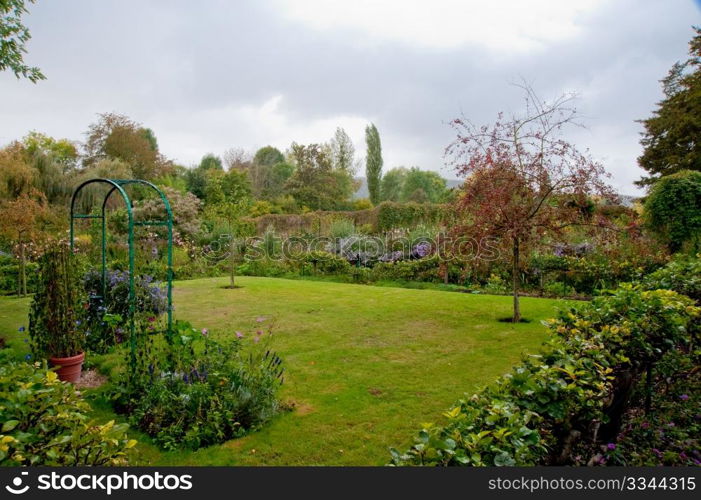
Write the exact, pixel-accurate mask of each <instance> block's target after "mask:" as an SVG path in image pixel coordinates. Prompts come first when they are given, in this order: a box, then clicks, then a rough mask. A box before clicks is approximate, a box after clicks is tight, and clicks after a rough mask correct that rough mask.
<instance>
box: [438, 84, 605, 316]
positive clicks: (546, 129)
mask: <svg viewBox="0 0 701 500" xmlns="http://www.w3.org/2000/svg"><path fill="white" fill-rule="evenodd" d="M520 88H522V90H523V91H524V93H525V101H526V107H525V111H524V112H523V113H522V114H521V115H514V116H512V117H511V118H509V119H505V118H504V115H503V114H501V113H500V114H499V115H498V118H497V120H496V121H495V122H494V123H493V124H491V125H485V126H480V127H478V126H475V125H473V124H472V123H471V122H470V121H469V120H467V119H465V118H458V119H455V120H453V121H452V122H451V123H452V125H453V127H454V129H455V131H456V133H457V138H456V140H455V141H454V142H453V143H452V144H450V146H448V148H447V150H446V156H447V157H448V159H449V162H450V163H452V165H453V166H454V167H455V169H456V172H457V173H458V175H459V176H461V177H466V178H467V179H466V181H465V183H464V184H463V186H462V188H461V191H460V193H459V196H458V197H457V199H456V201H455V202H454V204H453V207H454V210H455V212H456V214H455V215H457V216H458V220H459V221H461V222H458V223H456V225H455V227H454V228H453V231H454V233H456V234H457V235H460V236H467V237H469V238H472V239H474V240H476V241H484V240H485V238H490V239H495V240H498V241H500V242H501V243H502V244H503V248H505V249H508V250H509V253H510V260H511V274H512V293H513V317H512V321H514V322H518V321H520V320H521V308H520V303H519V288H520V268H521V259H522V257H523V254H524V251H525V250H526V249H527V248H528V247H529V246H530V245H531V244H533V243H536V242H538V241H539V240H542V239H543V238H545V237H546V236H548V235H555V234H557V233H560V232H561V231H563V230H564V228H566V227H568V226H571V225H574V224H594V225H596V224H597V221H593V220H591V219H590V218H589V217H590V212H588V211H587V210H586V207H587V206H590V198H591V197H592V196H596V195H599V196H610V195H611V192H610V190H609V188H608V186H607V185H606V183H605V182H604V178H605V177H606V176H607V174H606V173H605V171H604V168H603V167H602V166H601V165H600V164H599V163H597V162H595V161H594V160H592V158H591V157H590V156H589V155H588V153H586V152H581V151H579V150H578V149H577V148H576V147H575V146H574V145H573V144H571V143H569V142H567V141H566V140H564V139H563V136H562V133H563V130H564V129H565V128H566V127H568V126H571V125H576V124H577V112H576V110H575V109H574V108H573V107H572V99H573V96H572V95H570V94H565V95H562V96H560V97H558V98H557V99H555V100H553V101H552V102H546V101H542V100H541V99H539V98H538V96H537V95H536V94H535V93H534V92H533V90H532V89H531V88H530V87H529V86H527V85H522V86H520Z"/></svg>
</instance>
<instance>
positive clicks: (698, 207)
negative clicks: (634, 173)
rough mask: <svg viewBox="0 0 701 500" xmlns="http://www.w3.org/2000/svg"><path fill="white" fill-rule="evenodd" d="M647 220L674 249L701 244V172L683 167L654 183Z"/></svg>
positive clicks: (672, 249) (648, 201) (676, 250)
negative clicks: (683, 168) (688, 244)
mask: <svg viewBox="0 0 701 500" xmlns="http://www.w3.org/2000/svg"><path fill="white" fill-rule="evenodd" d="M644 215H645V219H646V222H647V225H648V227H649V229H650V230H651V231H652V232H653V233H655V234H657V235H658V236H659V237H660V238H661V239H662V240H663V241H664V242H665V243H666V244H667V245H668V246H669V249H670V250H671V251H672V252H678V251H679V250H681V249H682V248H683V247H684V245H685V244H687V243H690V244H691V247H692V251H693V252H697V251H698V250H699V244H700V243H701V172H696V171H691V170H682V171H680V172H677V173H676V174H671V175H666V176H664V177H662V178H661V179H660V180H658V181H657V182H655V184H653V185H652V189H651V191H650V195H649V196H648V197H647V199H646V200H645V212H644Z"/></svg>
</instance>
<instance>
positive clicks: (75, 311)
mask: <svg viewBox="0 0 701 500" xmlns="http://www.w3.org/2000/svg"><path fill="white" fill-rule="evenodd" d="M72 257H73V256H72V254H71V251H70V249H69V248H68V247H67V246H66V245H65V244H62V243H61V244H58V245H57V246H56V247H55V248H53V249H51V250H49V251H47V252H45V253H44V255H43V256H42V257H41V260H40V266H41V270H40V273H39V285H38V288H37V292H36V293H35V294H34V298H33V300H32V304H31V306H30V310H29V335H30V338H31V346H32V351H33V353H34V355H35V356H36V357H50V356H53V357H57V358H60V357H69V356H75V355H76V354H80V353H81V352H83V348H84V345H85V335H84V333H83V331H82V330H81V329H80V328H79V321H78V318H79V314H80V313H79V311H80V298H81V293H80V286H79V284H78V279H77V273H76V271H77V270H76V266H75V264H74V262H73V258H72Z"/></svg>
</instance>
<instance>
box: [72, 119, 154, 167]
mask: <svg viewBox="0 0 701 500" xmlns="http://www.w3.org/2000/svg"><path fill="white" fill-rule="evenodd" d="M98 116H99V120H98V121H97V122H96V123H93V124H91V125H90V126H89V127H88V131H87V132H86V135H87V140H86V142H85V145H84V150H85V155H84V158H83V164H84V165H86V166H90V165H93V164H95V163H97V162H98V161H100V160H103V159H106V158H113V159H117V160H121V161H123V162H125V163H127V164H128V165H129V166H130V167H131V169H132V171H133V173H134V176H136V177H138V178H140V179H147V180H150V179H155V178H156V177H158V176H159V175H161V174H163V171H164V169H165V168H166V166H167V162H166V160H165V159H164V158H163V157H162V156H161V155H160V153H159V152H158V143H157V141H156V138H155V136H154V135H153V132H152V131H151V129H146V128H143V127H142V126H141V125H140V124H138V123H136V122H134V121H132V120H131V119H130V118H128V117H126V116H124V115H119V114H116V113H102V114H100V115H98Z"/></svg>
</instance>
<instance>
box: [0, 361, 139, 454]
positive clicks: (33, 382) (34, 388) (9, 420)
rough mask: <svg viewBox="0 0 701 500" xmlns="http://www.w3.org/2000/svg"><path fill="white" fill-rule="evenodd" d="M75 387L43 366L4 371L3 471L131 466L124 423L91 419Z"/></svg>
mask: <svg viewBox="0 0 701 500" xmlns="http://www.w3.org/2000/svg"><path fill="white" fill-rule="evenodd" d="M89 412H90V406H89V405H88V404H87V403H86V402H85V401H83V400H82V399H81V398H80V396H79V394H78V392H77V391H76V389H75V388H74V387H73V385H72V384H65V383H62V382H60V381H59V380H58V377H57V375H56V373H55V372H53V371H47V370H46V369H44V368H40V367H39V364H38V363H37V364H35V365H34V366H33V365H30V364H26V363H8V364H3V365H2V366H0V425H1V426H2V427H1V428H0V429H1V430H0V466H18V465H51V466H77V465H95V466H104V465H127V455H126V453H127V450H128V449H130V448H133V447H134V445H135V444H136V441H134V440H130V439H127V436H126V429H127V427H128V426H127V425H126V424H119V425H115V423H114V421H111V422H108V423H106V424H98V423H97V422H95V421H94V420H90V419H88V416H87V415H88V413H89Z"/></svg>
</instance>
